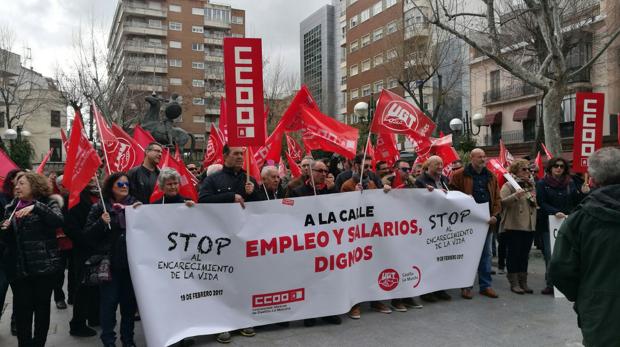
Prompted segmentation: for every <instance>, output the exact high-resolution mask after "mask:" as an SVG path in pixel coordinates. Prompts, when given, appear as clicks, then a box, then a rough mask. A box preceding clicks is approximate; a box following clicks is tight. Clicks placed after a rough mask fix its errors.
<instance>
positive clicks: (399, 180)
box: [392, 168, 405, 189]
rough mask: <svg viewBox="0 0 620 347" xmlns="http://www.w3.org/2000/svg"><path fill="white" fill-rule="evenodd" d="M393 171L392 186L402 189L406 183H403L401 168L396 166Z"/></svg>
mask: <svg viewBox="0 0 620 347" xmlns="http://www.w3.org/2000/svg"><path fill="white" fill-rule="evenodd" d="M392 173H394V180H392V188H394V189H400V188H404V187H405V184H404V183H403V178H402V177H401V176H400V169H399V168H395V169H394V170H393V171H392Z"/></svg>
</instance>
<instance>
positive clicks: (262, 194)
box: [256, 184, 285, 201]
mask: <svg viewBox="0 0 620 347" xmlns="http://www.w3.org/2000/svg"><path fill="white" fill-rule="evenodd" d="M257 189H258V191H257V192H256V193H257V195H258V200H259V201H265V200H276V199H282V198H284V195H285V193H284V189H283V188H282V186H281V185H278V188H277V189H276V191H275V192H269V191H268V190H267V191H266V190H265V188H264V186H263V185H262V184H261V185H260V186H259V187H258V188H257ZM267 193H269V195H267Z"/></svg>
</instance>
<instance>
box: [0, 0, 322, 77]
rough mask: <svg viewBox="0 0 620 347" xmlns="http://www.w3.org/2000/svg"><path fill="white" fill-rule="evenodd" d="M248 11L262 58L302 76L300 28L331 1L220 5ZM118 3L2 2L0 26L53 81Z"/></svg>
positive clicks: (247, 0) (244, 0) (255, 0)
mask: <svg viewBox="0 0 620 347" xmlns="http://www.w3.org/2000/svg"><path fill="white" fill-rule="evenodd" d="M214 2H217V3H224V4H230V5H232V6H233V7H236V8H241V9H245V10H246V34H247V36H248V37H259V38H262V39H263V54H264V55H266V56H268V57H274V56H279V55H281V56H282V57H283V59H284V61H285V64H286V66H287V70H290V71H295V72H297V73H298V72H299V23H300V22H301V21H302V20H303V19H304V18H306V17H307V16H308V15H310V14H311V13H313V12H314V11H316V10H318V9H319V8H321V7H322V6H323V5H325V4H328V3H330V1H329V0H302V1H299V0H218V1H214ZM116 4H117V1H116V0H0V26H2V25H8V27H9V28H10V29H12V30H13V32H14V34H15V43H14V48H13V49H12V50H13V51H14V52H15V53H18V54H22V55H24V52H25V47H29V48H30V50H31V52H32V66H33V68H34V69H35V70H36V71H38V72H41V73H43V74H44V75H46V76H50V77H53V76H54V72H55V71H56V67H57V66H59V65H60V66H62V65H63V63H65V62H66V61H67V60H68V59H69V58H70V57H71V54H72V52H73V48H72V47H73V43H74V41H75V40H74V37H75V35H76V33H77V32H78V31H79V28H80V25H86V24H87V23H89V22H90V21H91V18H93V17H94V18H95V22H96V27H98V28H99V29H100V35H105V36H102V39H103V40H107V33H108V31H109V26H110V23H111V21H112V17H113V16H114V10H115V9H116Z"/></svg>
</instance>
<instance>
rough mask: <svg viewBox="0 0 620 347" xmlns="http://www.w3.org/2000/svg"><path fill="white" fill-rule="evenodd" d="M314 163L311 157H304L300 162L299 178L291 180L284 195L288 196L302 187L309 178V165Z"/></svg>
mask: <svg viewBox="0 0 620 347" xmlns="http://www.w3.org/2000/svg"><path fill="white" fill-rule="evenodd" d="M313 161H314V159H313V158H312V157H311V156H305V157H304V158H303V159H302V160H301V165H300V166H301V176H299V177H297V178H294V179H292V180H291V181H290V182H289V183H288V185H287V186H286V195H287V196H290V195H291V193H292V192H293V190H294V189H296V188H299V187H301V186H303V185H304V182H306V180H307V179H308V178H310V172H311V171H310V164H312V162H313Z"/></svg>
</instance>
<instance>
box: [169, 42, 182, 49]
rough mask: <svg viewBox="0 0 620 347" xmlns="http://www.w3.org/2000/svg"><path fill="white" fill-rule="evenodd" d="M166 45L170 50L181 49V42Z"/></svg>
mask: <svg viewBox="0 0 620 347" xmlns="http://www.w3.org/2000/svg"><path fill="white" fill-rule="evenodd" d="M168 45H169V46H170V48H181V42H179V41H170V42H169V43H168Z"/></svg>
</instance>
